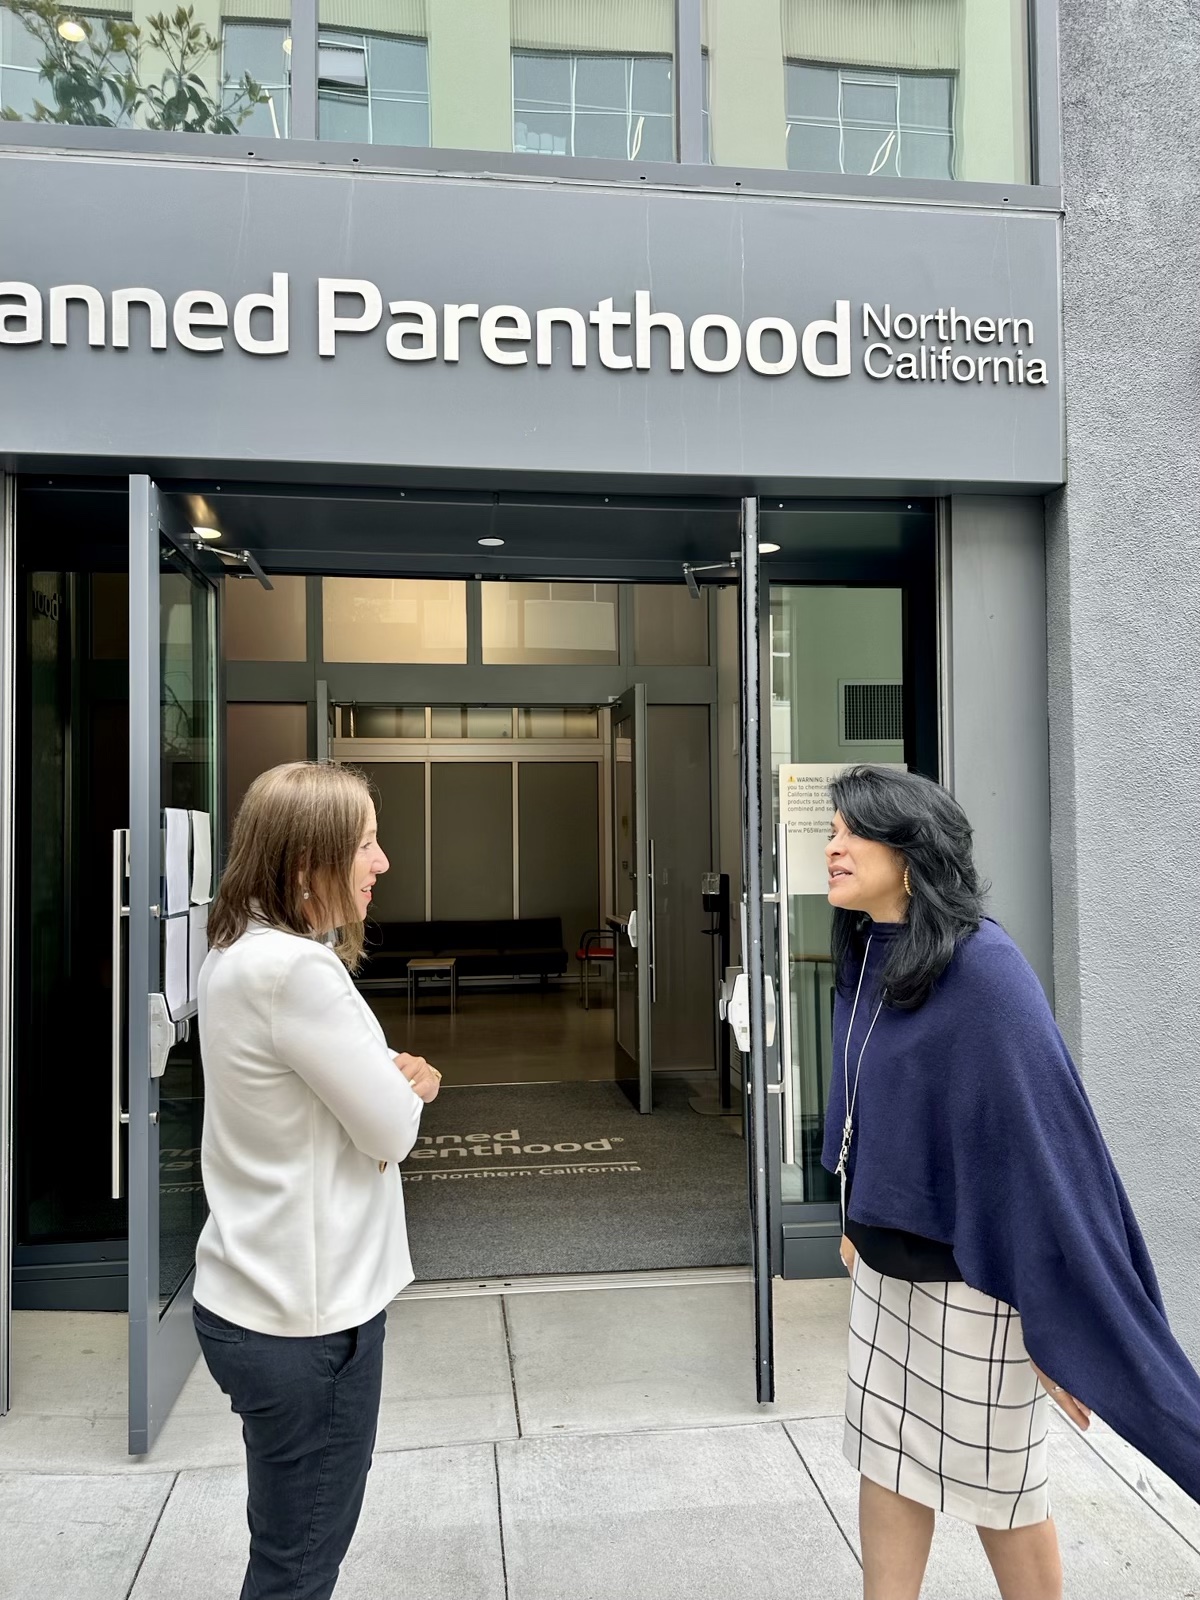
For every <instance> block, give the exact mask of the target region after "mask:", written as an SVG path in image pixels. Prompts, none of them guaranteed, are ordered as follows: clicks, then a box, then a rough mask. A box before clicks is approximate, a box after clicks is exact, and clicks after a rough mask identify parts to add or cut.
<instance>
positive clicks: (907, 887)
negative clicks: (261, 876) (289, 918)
mask: <svg viewBox="0 0 1200 1600" xmlns="http://www.w3.org/2000/svg"><path fill="white" fill-rule="evenodd" d="M904 892H905V894H906V895H907V896H908V898H909V899H910V900H911V899H912V878H911V877H910V876H909V872H908V868H907V867H905V869H904ZM307 898H308V896H307V895H305V899H306V900H307Z"/></svg>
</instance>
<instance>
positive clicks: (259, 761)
mask: <svg viewBox="0 0 1200 1600" xmlns="http://www.w3.org/2000/svg"><path fill="white" fill-rule="evenodd" d="M225 750H226V795H227V799H228V816H229V820H230V821H231V822H232V820H233V818H234V817H235V816H236V815H237V808H238V807H239V806H240V805H241V803H242V797H243V796H244V795H245V793H246V790H247V789H248V788H249V787H250V785H251V784H252V783H253V782H254V780H255V778H257V777H258V775H259V774H260V773H262V772H269V771H270V769H271V768H272V767H278V766H282V764H283V763H284V762H285V761H304V760H306V759H307V757H308V707H307V706H306V705H248V704H240V703H237V702H233V703H231V704H230V705H228V706H227V707H226V708H225Z"/></svg>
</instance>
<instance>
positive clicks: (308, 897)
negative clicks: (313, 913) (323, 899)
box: [304, 889, 312, 900]
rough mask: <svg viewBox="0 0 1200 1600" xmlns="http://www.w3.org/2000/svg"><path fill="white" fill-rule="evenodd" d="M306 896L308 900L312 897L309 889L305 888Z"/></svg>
mask: <svg viewBox="0 0 1200 1600" xmlns="http://www.w3.org/2000/svg"><path fill="white" fill-rule="evenodd" d="M304 898H305V899H306V900H311V899H312V896H311V895H310V894H309V892H308V890H307V889H305V891H304Z"/></svg>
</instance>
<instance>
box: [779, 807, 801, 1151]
mask: <svg viewBox="0 0 1200 1600" xmlns="http://www.w3.org/2000/svg"><path fill="white" fill-rule="evenodd" d="M787 847H788V840H787V823H786V822H781V823H780V824H779V832H778V834H777V835H776V846H775V857H776V861H777V862H778V865H777V867H776V869H775V871H776V880H775V881H776V884H777V886H778V890H779V893H778V894H777V895H776V899H777V901H778V903H779V940H778V944H777V949H778V951H779V1009H780V1011H781V1013H782V1016H781V1019H780V1028H779V1079H780V1085H779V1087H780V1093H781V1094H782V1096H783V1159H784V1163H785V1165H787V1166H789V1167H790V1166H794V1165H795V1161H796V1115H795V1105H794V1103H793V1092H794V1084H795V1078H794V1076H793V1066H792V947H791V937H792V930H791V926H790V924H789V922H788V913H789V908H790V906H791V901H790V899H789V898H788V859H787Z"/></svg>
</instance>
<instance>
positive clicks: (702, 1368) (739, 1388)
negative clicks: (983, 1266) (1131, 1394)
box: [0, 1280, 1200, 1600]
mask: <svg viewBox="0 0 1200 1600" xmlns="http://www.w3.org/2000/svg"><path fill="white" fill-rule="evenodd" d="M846 1302H847V1290H846V1285H845V1284H842V1283H836V1282H835V1283H788V1284H778V1285H777V1286H776V1322H777V1346H778V1350H777V1357H778V1374H779V1399H778V1401H777V1403H776V1404H775V1405H774V1406H772V1407H762V1408H760V1407H758V1406H757V1405H756V1404H755V1401H754V1397H753V1389H752V1350H753V1343H752V1330H751V1307H750V1289H749V1285H748V1284H746V1283H742V1282H735V1281H729V1280H725V1281H720V1280H717V1281H709V1282H703V1281H698V1282H692V1283H688V1284H686V1285H685V1286H680V1287H673V1288H636V1289H624V1290H614V1289H596V1290H588V1291H577V1292H565V1293H554V1294H537V1295H530V1294H513V1295H505V1296H503V1297H481V1298H465V1299H444V1300H429V1299H420V1298H408V1297H402V1298H401V1300H400V1301H398V1302H397V1303H396V1305H395V1307H394V1308H393V1310H392V1312H391V1314H390V1328H389V1339H388V1360H387V1369H386V1374H385V1383H384V1403H383V1413H382V1418H381V1429H380V1444H379V1453H378V1454H377V1457H376V1462H375V1467H374V1470H373V1471H372V1474H371V1480H370V1484H369V1487H368V1491H367V1500H366V1505H365V1507H364V1512H363V1518H362V1523H361V1525H360V1528H359V1533H358V1536H357V1538H356V1540H355V1543H354V1545H353V1547H352V1549H351V1552H350V1555H349V1557H348V1559H347V1562H346V1565H345V1567H344V1569H343V1577H342V1581H341V1583H340V1585H339V1588H338V1600H390V1597H391V1596H396V1597H397V1600H400V1597H403V1600H452V1597H453V1600H592V1597H596V1600H599V1597H600V1596H604V1597H606V1600H607V1597H609V1596H612V1595H617V1596H622V1597H625V1596H628V1597H630V1600H641V1597H646V1600H650V1597H653V1600H709V1597H713V1600H718V1597H719V1600H728V1597H729V1596H731V1595H732V1594H734V1593H738V1592H750V1593H754V1594H756V1595H761V1596H763V1597H774V1596H779V1597H783V1596H787V1597H789V1600H795V1597H797V1596H813V1597H816V1596H820V1597H822V1600H825V1597H839V1596H846V1597H847V1600H850V1597H853V1596H856V1595H857V1594H859V1593H860V1592H861V1591H860V1583H861V1578H860V1574H859V1568H858V1560H857V1550H856V1543H857V1536H856V1529H855V1500H856V1494H857V1479H856V1477H855V1475H854V1474H853V1472H851V1470H850V1468H849V1467H848V1466H847V1465H846V1463H845V1461H844V1460H843V1458H842V1455H841V1423H840V1410H841V1398H842V1395H841V1390H842V1374H843V1371H844V1368H843V1365H842V1361H843V1353H842V1352H843V1344H844V1339H845V1332H844V1328H845V1314H846ZM15 1340H16V1346H17V1348H16V1351H15V1357H16V1359H15V1363H14V1366H15V1371H14V1390H15V1398H16V1402H17V1405H16V1409H15V1410H14V1412H13V1413H12V1414H11V1415H10V1416H9V1417H7V1418H5V1419H4V1420H3V1421H0V1528H2V1529H3V1538H2V1540H0V1597H2V1600H126V1597H132V1600H224V1597H226V1596H228V1597H233V1596H235V1595H236V1594H237V1592H238V1587H239V1583H240V1576H241V1571H242V1568H243V1565H244V1560H245V1544H246V1531H245V1510H244V1498H245V1479H244V1472H243V1469H242V1467H241V1465H240V1436H239V1430H238V1424H237V1422H236V1419H234V1418H233V1417H231V1416H230V1415H229V1413H228V1411H227V1409H226V1408H225V1402H224V1399H223V1397H222V1396H221V1395H220V1394H219V1392H218V1391H217V1390H216V1389H215V1386H214V1385H213V1384H212V1383H211V1381H210V1380H209V1379H208V1376H207V1374H206V1373H205V1372H204V1371H203V1369H200V1370H198V1371H197V1372H196V1373H195V1374H193V1377H192V1379H191V1380H190V1381H189V1384H188V1386H187V1389H186V1390H185V1393H184V1395H183V1396H182V1397H181V1400H180V1403H179V1406H178V1407H177V1408H176V1411H175V1413H174V1415H173V1416H172V1417H171V1419H170V1421H169V1422H168V1424H167V1427H166V1428H165V1429H164V1432H163V1436H162V1438H161V1439H160V1441H159V1443H158V1445H157V1446H156V1448H155V1450H154V1451H153V1452H152V1453H151V1455H150V1456H148V1457H146V1458H144V1459H143V1460H142V1461H140V1462H130V1460H129V1458H128V1457H127V1456H125V1454H124V1439H123V1431H124V1422H123V1414H124V1350H123V1342H124V1320H123V1319H122V1318H119V1317H105V1316H75V1315H71V1314H56V1315H48V1316H43V1315H33V1314H25V1315H21V1316H18V1318H17V1319H16V1328H15ZM1052 1474H1053V1480H1052V1481H1053V1489H1054V1506H1055V1515H1056V1518H1057V1520H1058V1523H1059V1528H1060V1532H1061V1535H1062V1539H1063V1546H1064V1555H1065V1559H1066V1565H1067V1572H1068V1581H1067V1594H1068V1595H1069V1596H1071V1597H1073V1600H1144V1597H1147V1596H1153V1597H1154V1600H1191V1597H1200V1507H1197V1506H1196V1505H1194V1504H1193V1503H1192V1502H1191V1501H1190V1500H1188V1499H1187V1497H1186V1496H1185V1495H1183V1494H1182V1492H1181V1491H1179V1490H1178V1489H1176V1488H1175V1487H1174V1485H1172V1484H1170V1483H1169V1482H1168V1481H1167V1480H1165V1479H1163V1478H1162V1476H1161V1474H1158V1473H1157V1472H1155V1471H1154V1469H1152V1468H1149V1467H1148V1466H1147V1465H1146V1464H1145V1463H1144V1462H1142V1461H1141V1460H1140V1459H1139V1458H1137V1457H1136V1456H1135V1455H1134V1453H1133V1452H1132V1451H1130V1450H1128V1448H1127V1447H1125V1446H1124V1445H1123V1444H1122V1443H1121V1442H1120V1441H1119V1440H1117V1439H1115V1438H1114V1437H1113V1435H1111V1434H1110V1433H1108V1432H1107V1430H1104V1429H1103V1428H1102V1427H1098V1428H1097V1430H1096V1431H1095V1434H1094V1435H1092V1436H1089V1438H1088V1440H1086V1441H1085V1440H1084V1439H1082V1438H1081V1437H1079V1436H1078V1435H1076V1434H1075V1433H1074V1432H1073V1431H1072V1430H1071V1429H1070V1428H1069V1427H1068V1425H1067V1424H1066V1423H1064V1422H1061V1421H1060V1422H1058V1423H1057V1424H1056V1426H1055V1430H1054V1437H1053V1449H1052ZM924 1592H925V1595H926V1596H927V1597H928V1600H951V1597H954V1600H959V1597H962V1600H967V1597H971V1600H974V1597H983V1596H988V1595H991V1594H993V1593H994V1589H993V1587H992V1584H991V1578H990V1574H989V1572H988V1569H987V1566H986V1563H985V1562H984V1560H983V1557H982V1553H981V1551H980V1549H979V1545H978V1541H977V1540H976V1538H975V1536H974V1534H973V1533H972V1531H971V1530H970V1529H967V1528H965V1527H963V1526H961V1525H959V1524H955V1523H952V1522H950V1521H948V1520H945V1519H943V1520H942V1522H941V1523H940V1525H939V1529H938V1536H937V1539H936V1541H935V1544H934V1556H933V1561H932V1563H931V1567H930V1572H929V1577H928V1580H927V1583H926V1587H925V1591H924Z"/></svg>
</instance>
